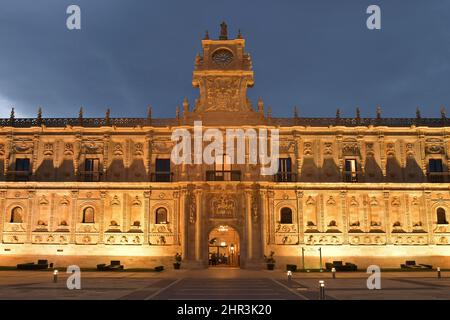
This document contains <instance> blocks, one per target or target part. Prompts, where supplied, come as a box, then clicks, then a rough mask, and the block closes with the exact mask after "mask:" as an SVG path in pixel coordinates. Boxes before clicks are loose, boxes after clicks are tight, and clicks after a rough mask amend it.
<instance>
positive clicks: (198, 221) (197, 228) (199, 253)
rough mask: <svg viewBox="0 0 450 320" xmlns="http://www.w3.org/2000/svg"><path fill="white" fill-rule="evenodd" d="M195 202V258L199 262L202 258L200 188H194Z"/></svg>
mask: <svg viewBox="0 0 450 320" xmlns="http://www.w3.org/2000/svg"><path fill="white" fill-rule="evenodd" d="M194 195H195V204H196V208H195V211H196V220H195V260H197V261H198V262H200V261H201V260H202V258H203V257H202V247H203V246H202V232H203V225H202V224H203V219H202V215H203V212H202V211H201V210H202V203H201V201H202V190H195V191H194Z"/></svg>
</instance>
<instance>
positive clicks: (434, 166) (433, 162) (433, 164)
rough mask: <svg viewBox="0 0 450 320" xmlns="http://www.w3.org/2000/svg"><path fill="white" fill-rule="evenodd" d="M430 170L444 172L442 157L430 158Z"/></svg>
mask: <svg viewBox="0 0 450 320" xmlns="http://www.w3.org/2000/svg"><path fill="white" fill-rule="evenodd" d="M428 170H429V172H443V169H442V159H430V160H429V161H428Z"/></svg>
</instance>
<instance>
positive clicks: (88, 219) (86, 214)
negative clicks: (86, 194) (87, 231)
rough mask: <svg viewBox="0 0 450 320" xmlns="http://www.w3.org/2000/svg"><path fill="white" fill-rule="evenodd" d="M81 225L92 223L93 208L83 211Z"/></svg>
mask: <svg viewBox="0 0 450 320" xmlns="http://www.w3.org/2000/svg"><path fill="white" fill-rule="evenodd" d="M83 223H94V208H92V207H87V208H85V209H84V210H83Z"/></svg>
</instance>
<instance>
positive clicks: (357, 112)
mask: <svg viewBox="0 0 450 320" xmlns="http://www.w3.org/2000/svg"><path fill="white" fill-rule="evenodd" d="M356 119H358V120H359V119H361V110H359V107H356Z"/></svg>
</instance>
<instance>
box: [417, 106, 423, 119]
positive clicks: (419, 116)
mask: <svg viewBox="0 0 450 320" xmlns="http://www.w3.org/2000/svg"><path fill="white" fill-rule="evenodd" d="M421 118H422V116H421V114H420V109H419V107H417V109H416V119H421Z"/></svg>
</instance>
